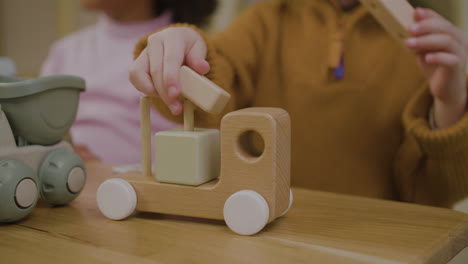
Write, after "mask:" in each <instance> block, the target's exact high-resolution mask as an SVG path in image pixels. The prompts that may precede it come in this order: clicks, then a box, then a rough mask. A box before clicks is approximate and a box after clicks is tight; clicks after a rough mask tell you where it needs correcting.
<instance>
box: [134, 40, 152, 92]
mask: <svg viewBox="0 0 468 264" xmlns="http://www.w3.org/2000/svg"><path fill="white" fill-rule="evenodd" d="M149 68H150V66H149V61H148V53H147V50H146V49H145V50H143V52H142V53H141V54H140V56H139V57H138V58H137V59H136V60H135V61H134V62H133V65H132V67H131V69H130V82H131V83H132V84H133V86H135V88H136V89H137V90H138V91H140V92H142V93H144V94H146V95H148V96H158V93H157V92H156V89H155V88H154V86H153V81H152V80H151V76H150V75H149V73H148V71H149Z"/></svg>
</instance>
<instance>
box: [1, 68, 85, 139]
mask: <svg viewBox="0 0 468 264" xmlns="http://www.w3.org/2000/svg"><path fill="white" fill-rule="evenodd" d="M84 87H85V82H84V80H83V79H81V78H78V77H75V76H67V75H59V76H49V77H43V78H38V79H30V80H23V79H18V78H12V77H0V105H1V106H2V110H3V111H4V112H5V115H6V117H7V119H8V122H9V123H10V126H11V129H12V131H13V135H14V136H15V137H16V138H18V137H21V138H22V139H23V140H25V141H26V142H28V143H31V144H39V145H52V144H55V143H57V142H59V141H60V140H61V139H62V138H63V136H64V135H65V134H66V133H67V131H68V129H69V128H70V126H71V125H72V123H73V121H74V119H75V115H76V112H77V109H78V99H79V94H80V92H81V91H83V90H84Z"/></svg>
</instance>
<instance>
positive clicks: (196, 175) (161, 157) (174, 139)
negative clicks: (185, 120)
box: [155, 128, 220, 186]
mask: <svg viewBox="0 0 468 264" xmlns="http://www.w3.org/2000/svg"><path fill="white" fill-rule="evenodd" d="M155 149H156V179H157V180H158V181H160V182H165V183H175V184H183V185H194V186H197V185H200V184H203V183H205V182H208V181H211V180H213V179H216V178H217V177H218V176H219V172H220V136H219V130H217V129H198V128H197V129H195V130H194V131H183V130H180V129H175V130H168V131H161V132H158V133H156V136H155Z"/></svg>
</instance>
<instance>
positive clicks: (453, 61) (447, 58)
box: [424, 52, 461, 67]
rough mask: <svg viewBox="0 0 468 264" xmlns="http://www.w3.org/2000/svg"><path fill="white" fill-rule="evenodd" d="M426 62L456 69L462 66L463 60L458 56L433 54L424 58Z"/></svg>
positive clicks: (445, 53)
mask: <svg viewBox="0 0 468 264" xmlns="http://www.w3.org/2000/svg"><path fill="white" fill-rule="evenodd" d="M424 61H425V62H426V63H427V64H431V65H444V66H447V67H456V66H458V65H460V63H461V60H460V58H459V57H458V56H456V55H454V54H451V53H447V52H432V53H428V54H426V55H425V56H424Z"/></svg>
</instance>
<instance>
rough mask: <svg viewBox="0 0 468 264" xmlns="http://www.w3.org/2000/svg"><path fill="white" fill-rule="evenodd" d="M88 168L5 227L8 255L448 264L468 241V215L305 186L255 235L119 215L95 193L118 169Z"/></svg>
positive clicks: (2, 253)
mask: <svg viewBox="0 0 468 264" xmlns="http://www.w3.org/2000/svg"><path fill="white" fill-rule="evenodd" d="M88 173H89V175H88V177H89V178H88V179H89V181H88V184H87V186H86V188H85V190H84V192H83V193H82V194H81V196H80V197H79V198H78V199H77V200H76V201H74V202H73V203H72V204H71V205H69V206H66V207H60V208H51V207H50V206H48V205H46V204H44V203H39V204H38V207H37V208H36V209H35V210H34V212H33V214H32V215H31V216H30V217H28V218H27V219H25V220H24V221H21V222H19V223H17V224H11V225H3V226H0V263H5V264H10V263H35V264H36V263H47V264H50V263H155V262H163V263H320V264H328V263H347V264H354V263H382V264H386V263H389V264H390V263H446V262H447V261H448V260H450V259H451V258H453V257H454V256H455V255H456V254H457V253H458V252H459V251H460V250H462V249H463V248H465V247H466V246H467V245H468V218H467V215H465V214H462V213H458V212H454V211H451V210H445V209H437V208H431V207H424V206H417V205H411V204H403V203H396V202H388V201H379V200H373V199H366V198H358V197H352V196H345V195H335V194H329V193H324V192H315V191H308V190H302V189H295V190H294V194H295V200H294V205H293V207H292V209H291V211H290V212H289V213H288V214H287V215H286V216H284V217H283V218H281V219H278V220H277V221H275V222H273V223H272V224H270V225H268V226H267V227H266V228H265V229H264V230H263V231H262V232H261V233H260V234H258V235H256V236H252V237H243V236H239V235H236V234H234V233H232V232H231V231H230V230H229V229H228V228H227V227H226V226H225V225H224V223H223V222H220V221H210V220H202V219H193V218H184V217H175V216H165V215H160V214H145V213H140V214H137V215H136V216H134V217H132V218H130V219H127V220H125V221H110V220H107V219H106V218H104V217H103V216H102V215H101V214H100V212H99V210H98V209H97V206H96V202H95V192H96V189H97V187H98V185H99V183H100V182H102V181H103V180H104V179H106V178H109V177H111V174H112V173H111V169H110V167H109V166H106V165H102V164H98V163H94V164H88ZM187 199H189V198H187Z"/></svg>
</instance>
